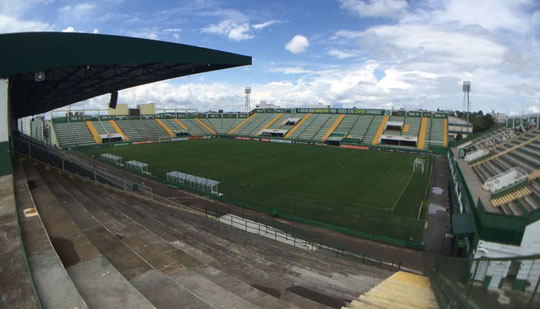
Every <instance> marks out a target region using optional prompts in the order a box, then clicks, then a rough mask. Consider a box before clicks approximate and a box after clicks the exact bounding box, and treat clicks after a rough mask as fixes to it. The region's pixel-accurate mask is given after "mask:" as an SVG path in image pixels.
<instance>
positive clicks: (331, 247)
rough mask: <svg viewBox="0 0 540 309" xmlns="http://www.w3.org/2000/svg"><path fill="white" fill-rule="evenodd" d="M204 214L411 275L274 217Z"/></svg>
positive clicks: (395, 264) (393, 264)
mask: <svg viewBox="0 0 540 309" xmlns="http://www.w3.org/2000/svg"><path fill="white" fill-rule="evenodd" d="M205 215H206V217H207V218H212V219H215V220H216V221H219V222H221V223H223V224H226V225H228V226H230V227H231V228H238V229H241V230H244V231H246V232H250V233H253V234H257V235H259V236H263V237H266V238H270V239H272V240H275V241H280V242H284V243H287V244H289V245H291V246H293V247H296V248H301V249H304V250H309V251H313V250H318V251H320V252H324V253H327V254H330V255H334V256H336V257H339V258H344V259H348V260H353V261H356V262H361V263H363V264H366V265H370V266H375V267H379V268H382V269H387V270H390V271H398V270H400V269H406V270H408V271H413V272H414V270H412V269H408V268H405V267H402V265H401V261H394V260H392V261H383V260H381V259H377V258H374V257H371V256H368V255H367V254H365V253H360V252H356V251H355V250H352V249H351V248H346V247H345V246H343V245H339V244H337V243H334V242H332V241H329V240H327V239H324V238H322V237H319V236H317V235H314V234H311V233H307V232H304V231H303V230H300V229H298V228H295V227H294V226H291V225H288V224H285V223H283V222H281V221H280V220H276V219H275V218H271V217H267V216H262V215H258V214H248V213H245V212H244V211H243V210H242V211H239V210H235V209H234V208H229V209H228V210H227V211H223V212H222V211H219V210H216V209H212V210H209V209H208V208H205Z"/></svg>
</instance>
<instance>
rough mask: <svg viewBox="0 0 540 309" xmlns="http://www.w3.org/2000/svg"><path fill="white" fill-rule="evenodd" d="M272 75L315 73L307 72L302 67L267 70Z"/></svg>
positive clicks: (307, 70) (313, 72) (312, 71)
mask: <svg viewBox="0 0 540 309" xmlns="http://www.w3.org/2000/svg"><path fill="white" fill-rule="evenodd" d="M269 71H270V72H272V73H282V74H315V73H317V71H315V70H309V69H305V68H302V67H276V68H272V69H270V70H269Z"/></svg>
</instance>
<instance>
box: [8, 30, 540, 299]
mask: <svg viewBox="0 0 540 309" xmlns="http://www.w3.org/2000/svg"><path fill="white" fill-rule="evenodd" d="M0 46H3V48H2V49H0V59H1V60H0V115H1V117H2V121H1V122H0V125H1V128H0V132H1V138H2V139H1V141H0V146H1V148H2V153H1V156H2V158H1V164H0V175H2V176H1V177H0V186H1V187H0V190H2V197H3V198H2V200H1V201H0V227H1V228H0V230H1V231H2V233H0V237H1V238H2V239H1V241H0V271H1V273H0V279H1V280H0V281H1V282H3V284H1V285H0V295H2V297H1V298H0V307H4V306H5V307H6V308H40V307H45V308H59V307H70V308H117V307H129V308H329V307H330V308H486V307H493V308H499V307H501V308H526V307H529V308H536V307H538V306H540V296H539V295H538V294H539V292H540V289H539V285H540V256H539V255H538V254H539V253H540V251H538V246H539V243H540V238H539V236H538V235H540V234H539V231H540V216H539V214H540V210H539V209H540V178H539V176H540V128H539V122H538V118H539V115H538V114H530V115H522V116H519V117H508V118H507V119H506V121H505V122H504V123H501V124H498V125H495V126H493V127H491V128H490V129H489V130H487V131H484V132H481V133H476V132H473V130H472V127H473V126H472V124H471V123H469V122H468V121H467V120H464V119H461V118H459V117H456V116H455V115H454V114H453V113H452V112H449V111H439V110H437V111H426V110H421V109H418V110H405V109H399V110H395V109H374V108H361V107H358V108H333V107H309V106H308V107H298V108H281V107H273V108H268V107H266V108H260V107H257V108H253V109H249V110H247V111H237V112H223V111H215V112H214V111H208V112H201V111H198V110H196V109H189V110H188V109H166V108H162V107H161V106H160V104H159V102H158V103H150V104H143V103H141V104H137V105H136V106H131V105H128V104H119V103H117V101H118V91H119V90H122V89H126V88H130V87H134V86H139V85H144V84H147V83H152V82H156V81H161V80H166V79H171V78H176V77H181V76H186V75H192V74H198V73H205V72H211V71H214V70H224V69H230V70H234V68H235V67H242V66H247V65H251V64H252V58H251V57H249V56H244V55H239V54H233V53H228V52H224V51H218V50H211V49H206V48H201V47H194V46H190V45H183V44H177V43H169V42H162V41H155V40H147V39H139V38H128V37H121V36H110V35H100V34H83V33H57V32H45V33H38V32H35V33H14V34H1V35H0ZM22 47H24V48H22ZM37 48H39V49H40V50H41V53H42V55H43V56H42V57H39V59H37V58H36V57H35V53H34V52H33V51H35V50H36V49H37ZM90 49H91V52H90V51H89V50H90ZM224 72H227V70H225V71H224ZM463 91H464V92H466V95H467V100H468V92H469V91H470V83H469V82H465V83H464V84H463ZM104 94H110V102H109V107H108V108H106V109H71V108H66V107H67V106H69V105H71V104H72V103H76V102H80V101H83V100H87V99H89V98H93V97H96V96H99V95H104ZM246 94H247V91H246ZM134 103H135V102H134ZM457 135H459V136H460V138H456V136H457Z"/></svg>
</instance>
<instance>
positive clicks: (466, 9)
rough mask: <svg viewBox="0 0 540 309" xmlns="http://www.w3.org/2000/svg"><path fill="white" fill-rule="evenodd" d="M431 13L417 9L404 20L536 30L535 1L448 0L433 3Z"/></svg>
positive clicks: (495, 29)
mask: <svg viewBox="0 0 540 309" xmlns="http://www.w3.org/2000/svg"><path fill="white" fill-rule="evenodd" d="M434 3H435V5H433V6H432V7H430V8H429V10H418V11H417V12H415V13H411V14H410V15H409V16H407V17H406V18H405V19H404V20H403V21H405V22H407V21H413V22H422V21H424V22H429V23H435V24H442V23H457V24H459V25H462V26H463V25H478V26H480V27H482V28H484V29H486V30H489V31H497V30H511V31H515V32H520V33H523V32H526V31H529V30H531V29H532V28H533V27H534V25H535V24H534V22H533V20H531V19H530V18H529V14H531V13H532V12H533V11H532V5H533V4H534V1H533V0H497V1H493V0H475V1H469V0H448V1H441V2H434Z"/></svg>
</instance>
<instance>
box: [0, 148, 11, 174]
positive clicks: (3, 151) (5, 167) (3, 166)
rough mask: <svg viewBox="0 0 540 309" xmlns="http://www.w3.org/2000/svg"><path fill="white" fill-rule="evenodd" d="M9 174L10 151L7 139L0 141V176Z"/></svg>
mask: <svg viewBox="0 0 540 309" xmlns="http://www.w3.org/2000/svg"><path fill="white" fill-rule="evenodd" d="M8 174H11V152H10V147H9V141H7V142H0V176H3V175H8Z"/></svg>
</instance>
